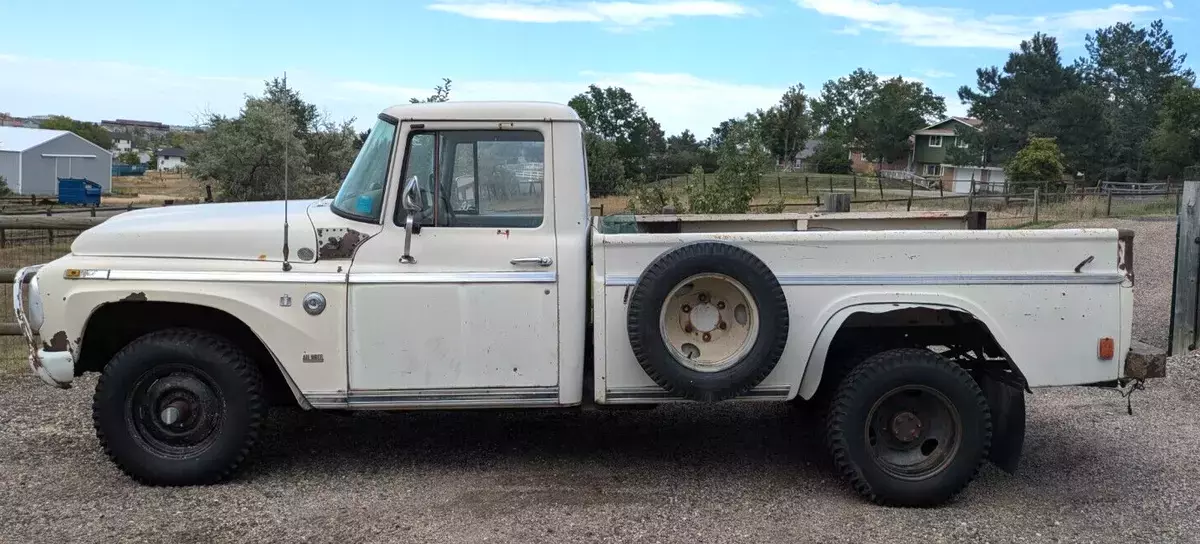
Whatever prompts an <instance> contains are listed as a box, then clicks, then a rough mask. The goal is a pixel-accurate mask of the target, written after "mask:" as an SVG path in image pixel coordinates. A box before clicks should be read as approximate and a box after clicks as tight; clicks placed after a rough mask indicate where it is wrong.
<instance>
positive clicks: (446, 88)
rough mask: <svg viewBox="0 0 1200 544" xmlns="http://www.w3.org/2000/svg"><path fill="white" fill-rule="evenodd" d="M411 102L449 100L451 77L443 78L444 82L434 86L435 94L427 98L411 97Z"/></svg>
mask: <svg viewBox="0 0 1200 544" xmlns="http://www.w3.org/2000/svg"><path fill="white" fill-rule="evenodd" d="M408 101H409V103H412V104H422V103H428V102H449V101H450V78H447V77H444V78H442V84H441V85H438V86H436V87H434V88H433V94H432V95H429V97H427V98H409V99H408Z"/></svg>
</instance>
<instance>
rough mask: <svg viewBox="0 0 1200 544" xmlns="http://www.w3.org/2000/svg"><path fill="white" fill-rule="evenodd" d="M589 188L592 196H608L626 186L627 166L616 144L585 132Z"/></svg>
mask: <svg viewBox="0 0 1200 544" xmlns="http://www.w3.org/2000/svg"><path fill="white" fill-rule="evenodd" d="M583 143H584V148H585V150H586V152H587V170H588V188H589V190H590V191H591V195H592V196H607V195H611V194H613V193H615V192H617V190H618V189H620V188H623V187H624V186H625V182H626V180H625V166H624V164H622V163H621V154H620V152H619V150H618V149H617V144H616V143H615V142H612V141H609V140H605V139H604V138H601V137H600V136H597V135H595V134H592V133H591V132H585V133H584V135H583Z"/></svg>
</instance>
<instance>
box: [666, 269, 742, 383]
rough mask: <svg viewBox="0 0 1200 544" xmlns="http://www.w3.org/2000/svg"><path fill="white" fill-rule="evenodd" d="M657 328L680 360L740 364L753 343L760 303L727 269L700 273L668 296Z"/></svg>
mask: <svg viewBox="0 0 1200 544" xmlns="http://www.w3.org/2000/svg"><path fill="white" fill-rule="evenodd" d="M659 332H660V334H662V338H663V340H665V341H666V344H667V347H668V349H669V350H670V351H671V354H672V355H673V356H674V358H675V360H676V361H678V362H679V363H680V364H682V365H684V366H685V367H688V368H690V369H692V370H696V371H700V372H718V371H721V370H724V369H726V368H729V367H730V366H732V365H735V364H737V363H738V361H739V360H740V359H741V358H742V356H743V355H745V354H746V352H747V351H749V350H750V348H751V347H753V345H754V340H755V338H756V337H757V334H758V306H757V305H756V304H755V303H754V299H753V297H751V296H750V292H749V290H747V289H746V287H745V286H744V285H742V284H741V282H739V281H737V280H735V279H733V278H731V277H729V276H726V275H723V274H699V275H696V276H692V277H689V278H687V279H685V280H683V281H681V282H680V283H679V284H677V285H676V286H675V288H674V289H672V290H671V292H670V293H669V294H668V295H667V300H666V303H665V304H663V307H662V311H661V313H660V315H659Z"/></svg>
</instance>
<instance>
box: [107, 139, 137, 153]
mask: <svg viewBox="0 0 1200 544" xmlns="http://www.w3.org/2000/svg"><path fill="white" fill-rule="evenodd" d="M112 145H113V146H112V151H113V153H124V152H126V151H129V150H131V149H133V140H127V139H125V138H114V139H113V144H112Z"/></svg>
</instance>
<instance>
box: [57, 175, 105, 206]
mask: <svg viewBox="0 0 1200 544" xmlns="http://www.w3.org/2000/svg"><path fill="white" fill-rule="evenodd" d="M102 191H103V189H102V188H101V187H100V184H99V183H96V182H94V181H91V180H88V179H83V178H58V203H59V204H74V205H77V206H99V205H100V193H101V192H102Z"/></svg>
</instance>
